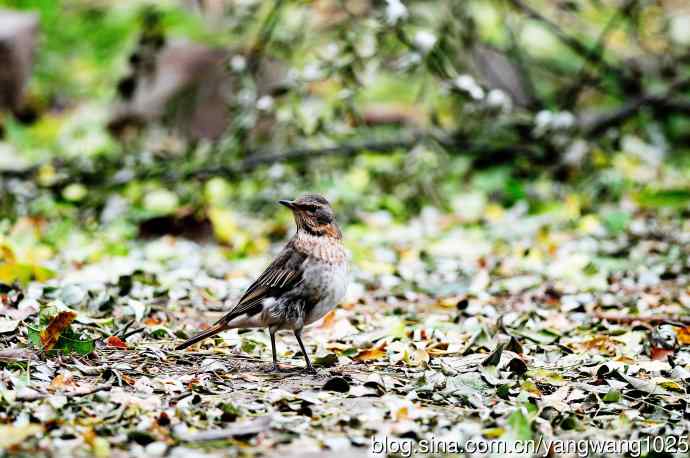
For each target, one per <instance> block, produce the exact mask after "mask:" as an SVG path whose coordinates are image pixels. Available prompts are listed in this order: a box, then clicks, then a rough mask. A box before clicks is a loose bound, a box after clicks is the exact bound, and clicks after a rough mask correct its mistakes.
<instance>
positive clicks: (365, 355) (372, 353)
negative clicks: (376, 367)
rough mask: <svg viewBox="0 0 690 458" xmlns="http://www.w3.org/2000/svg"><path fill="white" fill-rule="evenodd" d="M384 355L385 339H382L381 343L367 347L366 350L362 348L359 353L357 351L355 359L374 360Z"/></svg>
mask: <svg viewBox="0 0 690 458" xmlns="http://www.w3.org/2000/svg"><path fill="white" fill-rule="evenodd" d="M385 357H386V341H383V343H381V344H379V345H377V346H375V347H371V348H367V349H366V350H362V351H360V352H359V353H357V356H355V358H354V359H355V360H356V361H376V360H379V359H383V358H385Z"/></svg>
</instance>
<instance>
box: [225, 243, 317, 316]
mask: <svg viewBox="0 0 690 458" xmlns="http://www.w3.org/2000/svg"><path fill="white" fill-rule="evenodd" d="M306 258H307V255H306V254H304V253H302V252H301V251H298V250H296V249H295V247H294V243H293V242H292V241H291V242H290V243H288V244H287V246H286V247H285V248H284V249H283V251H281V252H280V254H279V255H278V256H277V257H276V259H275V260H274V261H273V262H272V263H271V264H270V265H269V266H268V267H267V268H266V270H265V271H264V272H263V273H262V274H261V275H260V276H259V278H258V279H257V280H256V281H255V282H254V283H252V284H251V286H249V288H247V291H245V293H244V295H243V296H242V298H240V300H239V302H238V303H237V305H236V306H235V307H234V308H233V309H232V310H231V311H230V312H228V313H227V314H226V315H225V316H224V317H223V318H221V319H220V320H219V321H218V323H228V322H230V321H231V320H232V319H233V318H235V317H237V316H240V315H242V314H244V313H250V314H253V313H258V312H259V311H260V310H261V309H260V308H259V309H258V310H257V309H256V306H257V305H258V304H260V303H261V301H263V300H264V299H266V298H269V297H280V296H281V295H282V294H283V293H285V292H286V291H288V290H290V289H292V288H294V287H295V286H296V285H297V284H299V282H300V281H301V280H302V265H303V264H304V260H305V259H306ZM254 310H256V311H254Z"/></svg>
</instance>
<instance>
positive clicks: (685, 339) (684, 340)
mask: <svg viewBox="0 0 690 458" xmlns="http://www.w3.org/2000/svg"><path fill="white" fill-rule="evenodd" d="M676 336H677V337H678V342H679V343H680V344H682V345H690V326H687V327H685V328H677V329H676Z"/></svg>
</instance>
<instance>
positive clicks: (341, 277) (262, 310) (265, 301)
mask: <svg viewBox="0 0 690 458" xmlns="http://www.w3.org/2000/svg"><path fill="white" fill-rule="evenodd" d="M278 203H280V204H281V205H283V206H285V207H287V208H289V209H290V210H292V213H293V216H294V220H295V224H296V226H297V230H296V232H295V234H294V236H293V237H292V238H291V239H290V240H289V241H288V243H287V244H286V245H285V247H284V248H283V250H282V251H281V252H280V253H279V254H278V255H277V256H276V258H275V259H274V260H273V262H271V264H270V265H269V266H268V267H267V268H266V270H265V271H264V272H263V273H262V274H261V275H260V276H259V277H258V278H257V279H256V281H254V283H252V284H251V285H250V286H249V288H247V290H246V291H245V292H244V294H243V295H242V296H241V297H240V300H239V301H238V302H237V304H236V305H235V306H234V307H233V308H232V309H231V310H230V311H229V312H228V313H227V314H225V315H224V316H223V317H222V318H221V319H220V320H218V321H217V322H216V323H215V324H214V325H213V326H211V327H210V328H209V329H207V330H205V331H203V332H201V333H199V334H197V335H195V336H193V337H191V338H189V339H188V340H186V341H184V342H183V343H181V344H179V345H178V346H177V347H176V350H182V349H185V348H187V347H189V346H190V345H193V344H195V343H197V342H199V341H201V340H203V339H206V338H208V337H211V336H214V335H216V334H218V333H219V332H222V331H225V330H227V329H235V328H267V329H268V333H269V335H270V338H271V351H272V352H273V367H272V370H273V371H280V368H279V366H278V356H277V354H276V342H275V334H276V332H278V331H280V330H291V331H292V332H293V333H294V334H295V338H296V339H297V343H298V344H299V346H300V349H301V350H302V354H303V355H304V360H305V362H306V370H307V371H308V372H310V373H315V372H316V371H315V370H314V367H313V366H312V364H311V361H310V360H309V355H308V353H307V350H306V349H305V348H304V343H303V342H302V330H303V328H304V327H305V326H307V325H309V324H311V323H314V322H315V321H317V320H319V319H321V318H323V317H324V316H325V315H326V313H328V312H329V311H330V310H332V309H333V308H335V307H336V305H338V304H339V303H340V301H342V300H343V298H344V297H345V294H346V292H347V286H348V283H349V267H348V253H347V251H346V249H345V247H344V245H343V236H342V232H341V231H340V228H339V227H338V224H337V223H336V220H335V214H334V212H333V209H332V208H331V205H330V203H329V202H328V200H326V198H325V197H323V196H321V195H319V194H305V195H303V196H301V197H299V198H298V199H296V200H281V201H279V202H278Z"/></svg>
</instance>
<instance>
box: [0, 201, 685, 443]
mask: <svg viewBox="0 0 690 458" xmlns="http://www.w3.org/2000/svg"><path fill="white" fill-rule="evenodd" d="M366 218H367V219H366V221H365V222H366V230H360V229H358V228H357V227H352V228H346V230H345V234H346V238H347V240H348V245H349V247H350V249H351V251H352V252H353V259H354V262H353V283H352V286H351V288H350V291H349V297H348V299H347V301H346V303H345V304H343V305H342V306H341V307H340V308H338V309H337V310H336V311H335V312H334V313H332V314H329V315H328V316H327V317H326V318H325V319H324V320H323V321H322V322H321V323H319V324H317V325H316V326H314V327H313V328H312V329H311V330H310V331H309V332H308V333H307V339H306V341H307V342H308V344H307V345H308V348H309V351H310V352H311V355H312V358H313V361H314V362H315V365H316V366H317V367H318V374H317V375H315V376H313V375H309V374H305V373H304V372H302V368H303V359H302V356H301V355H300V354H299V350H298V346H297V344H296V342H295V341H294V337H293V336H292V335H290V334H289V333H288V334H285V335H282V336H281V337H280V338H279V342H278V352H279V357H280V360H281V364H282V366H283V369H284V371H283V372H280V373H269V372H268V370H269V368H270V365H271V364H270V344H269V340H268V336H267V334H266V333H265V331H262V330H249V331H238V330H232V331H228V332H225V333H223V334H221V335H219V336H218V337H217V338H215V339H210V340H208V341H206V342H204V343H202V344H200V345H196V346H194V347H192V348H191V349H189V350H188V351H184V352H176V351H173V350H172V348H173V347H174V344H175V343H176V342H179V341H180V339H181V338H183V337H184V336H186V335H190V334H191V333H193V332H195V331H196V330H198V329H201V328H202V327H203V326H204V325H205V324H208V323H211V322H213V321H215V320H216V319H217V318H218V317H220V316H221V315H222V313H223V310H226V309H227V308H228V307H230V306H231V305H232V304H233V303H234V301H235V300H236V299H237V298H238V296H239V295H240V294H241V292H242V290H243V289H244V288H245V287H246V286H247V285H248V284H249V283H250V282H251V280H252V278H254V277H255V276H256V274H258V273H259V272H260V270H261V269H262V268H263V267H264V266H265V265H266V263H267V262H268V260H270V257H271V255H272V254H275V252H276V250H278V249H279V248H280V247H279V245H275V246H273V247H272V248H271V249H270V250H268V252H266V253H265V254H264V255H262V256H252V257H249V258H247V259H246V260H241V261H237V260H228V257H227V256H226V252H227V248H225V247H223V246H219V245H216V244H213V243H206V244H199V243H196V242H192V241H189V240H185V239H182V238H173V237H163V238H159V239H154V240H148V241H136V242H131V246H130V247H129V250H128V252H129V254H128V255H127V256H120V257H102V258H101V259H100V260H96V261H91V262H86V263H81V262H80V263H77V262H73V260H70V259H69V256H65V258H64V260H63V261H61V263H60V264H59V265H55V266H53V267H54V268H55V271H57V272H61V273H60V275H59V276H58V277H57V278H55V279H52V280H48V281H45V282H42V283H37V282H34V283H31V284H29V285H28V286H27V287H25V288H23V289H11V288H9V289H7V290H6V291H4V293H3V295H2V298H3V309H2V310H3V315H4V317H3V318H2V320H3V325H2V330H3V333H2V337H1V338H2V340H3V345H2V347H3V349H2V350H0V361H1V363H0V364H1V367H2V372H1V378H0V390H1V391H0V394H1V395H2V408H1V410H0V412H1V415H2V423H3V425H2V426H0V430H1V432H2V433H3V434H0V437H1V438H2V439H0V446H2V447H3V448H5V449H7V450H9V451H11V452H14V453H17V454H23V455H26V456H29V455H30V456H63V455H64V456H80V455H81V456H91V455H95V456H163V455H165V456H173V457H182V456H235V455H254V454H259V453H260V454H269V455H270V454H287V455H291V454H294V455H303V454H305V453H308V452H311V453H315V454H317V453H322V452H328V453H333V454H335V453H339V454H340V453H343V451H347V453H348V454H351V455H361V456H364V455H366V454H368V453H369V451H370V447H371V444H372V437H376V438H383V437H388V438H389V440H397V441H410V440H421V439H430V438H432V437H433V438H434V440H436V441H444V440H446V441H454V442H462V441H466V440H481V441H485V442H486V441H490V440H500V441H504V442H505V443H514V441H516V440H525V439H537V438H539V437H544V438H561V439H583V438H584V439H591V440H603V439H607V438H609V439H610V438H618V439H633V440H634V439H639V438H644V437H654V436H665V437H670V436H678V437H679V436H681V435H683V434H687V431H688V424H689V422H688V419H689V418H690V411H689V410H688V403H687V393H688V382H689V381H690V347H689V346H688V345H689V344H690V328H688V324H689V323H690V321H689V317H690V315H688V313H687V312H688V309H687V308H688V305H690V294H689V293H690V290H689V289H688V281H687V280H688V272H690V264H688V259H687V257H688V238H687V236H686V234H687V231H685V229H686V227H685V226H684V222H683V221H679V220H677V219H675V218H672V217H665V216H664V215H663V213H661V212H658V213H650V212H647V211H642V210H640V211H637V212H635V213H634V214H633V215H632V216H631V220H630V221H629V223H628V224H627V225H626V227H625V229H623V230H612V229H611V228H610V227H608V228H607V226H606V218H604V217H599V216H593V215H590V216H584V217H578V218H573V215H571V214H569V212H568V210H567V206H564V207H559V208H558V209H557V210H555V211H551V212H544V213H542V214H539V215H536V216H535V215H530V214H528V212H527V211H526V209H524V208H522V207H521V206H520V205H516V206H514V207H513V208H512V209H511V210H504V209H501V208H500V207H495V208H491V207H490V208H487V209H486V211H485V216H483V217H482V219H481V221H480V222H479V224H467V221H464V220H463V219H462V218H460V217H459V216H458V215H452V214H450V215H444V214H441V213H438V212H437V211H432V210H429V211H424V212H422V214H421V216H420V217H419V218H417V219H415V220H413V221H411V222H409V224H406V225H404V226H403V225H397V224H393V223H391V222H390V221H389V220H387V219H386V218H384V217H382V216H381V215H379V214H373V215H369V216H367V217H366ZM51 311H52V312H54V313H57V312H60V311H61V312H63V313H65V312H74V313H75V314H76V318H75V321H74V322H73V323H72V324H71V326H70V328H69V329H70V331H71V332H72V333H73V334H72V336H73V337H74V336H77V338H81V339H87V340H89V341H93V342H94V344H95V351H93V352H92V353H90V354H86V355H82V354H79V353H78V352H74V351H72V352H65V351H59V350H53V351H51V352H48V353H45V352H43V351H40V350H37V349H36V348H35V345H34V346H32V345H31V344H30V342H29V336H28V334H27V330H28V326H33V327H38V326H39V325H40V323H39V315H40V316H41V317H43V318H44V323H43V324H44V326H45V324H46V323H45V321H46V319H47V320H49V319H50V317H49V315H50V313H49V312H51ZM63 316H64V315H63ZM70 316H71V315H70ZM47 327H48V328H49V327H50V325H49V324H48V326H47ZM29 334H30V332H29ZM42 335H43V334H42ZM44 337H45V338H46V339H49V338H50V336H44ZM34 343H36V342H34ZM53 344H55V342H53ZM58 347H59V343H58ZM68 350H69V348H68Z"/></svg>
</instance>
